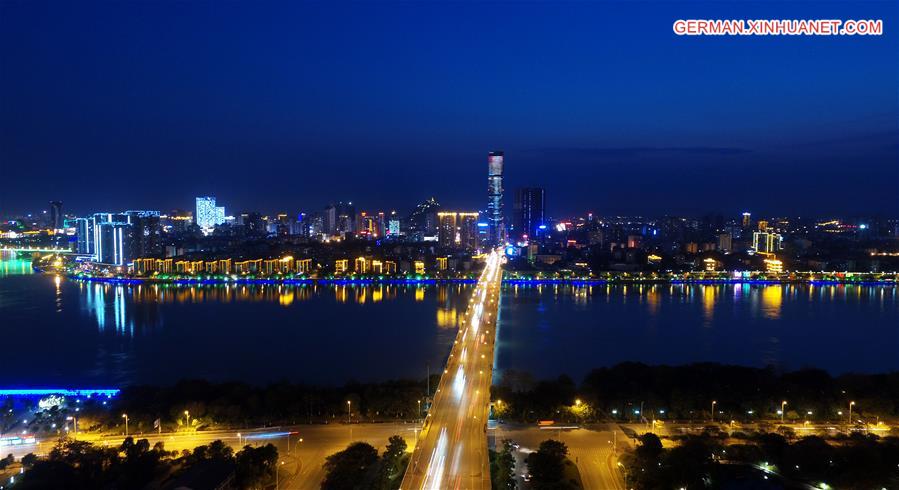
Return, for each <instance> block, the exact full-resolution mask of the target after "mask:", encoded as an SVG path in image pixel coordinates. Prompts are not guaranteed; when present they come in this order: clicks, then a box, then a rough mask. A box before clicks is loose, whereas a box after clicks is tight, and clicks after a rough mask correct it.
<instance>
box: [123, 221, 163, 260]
mask: <svg viewBox="0 0 899 490" xmlns="http://www.w3.org/2000/svg"><path fill="white" fill-rule="evenodd" d="M159 215H160V213H159V211H125V217H126V218H127V220H128V223H130V224H131V226H132V236H131V244H130V245H131V246H130V249H129V250H128V251H127V257H126V258H127V259H134V258H137V257H150V256H156V255H161V254H162V225H161V224H160V217H159ZM126 262H127V260H126Z"/></svg>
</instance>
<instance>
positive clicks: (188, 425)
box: [184, 410, 190, 429]
mask: <svg viewBox="0 0 899 490" xmlns="http://www.w3.org/2000/svg"><path fill="white" fill-rule="evenodd" d="M184 416H185V417H187V428H188V429H190V412H189V411H187V410H185V411H184Z"/></svg>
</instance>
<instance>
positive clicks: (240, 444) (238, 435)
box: [237, 432, 243, 449]
mask: <svg viewBox="0 0 899 490" xmlns="http://www.w3.org/2000/svg"><path fill="white" fill-rule="evenodd" d="M242 437H243V435H242V434H241V433H240V432H238V433H237V447H238V449H239V448H240V447H241V446H243V444H242V443H241V440H242Z"/></svg>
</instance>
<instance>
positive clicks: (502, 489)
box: [490, 440, 515, 490]
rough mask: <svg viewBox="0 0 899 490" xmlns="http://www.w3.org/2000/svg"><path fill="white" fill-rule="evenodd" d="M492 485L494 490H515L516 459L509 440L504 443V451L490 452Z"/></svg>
mask: <svg viewBox="0 0 899 490" xmlns="http://www.w3.org/2000/svg"><path fill="white" fill-rule="evenodd" d="M490 483H491V487H492V488H493V490H512V489H514V488H515V457H514V456H513V455H512V442H510V441H508V440H505V441H503V447H502V449H500V450H499V451H496V452H495V451H491V452H490Z"/></svg>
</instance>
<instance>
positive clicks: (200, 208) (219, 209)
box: [194, 196, 225, 231]
mask: <svg viewBox="0 0 899 490" xmlns="http://www.w3.org/2000/svg"><path fill="white" fill-rule="evenodd" d="M194 219H195V220H196V221H195V222H196V224H197V226H199V227H200V228H202V229H203V230H206V231H208V230H212V229H213V228H215V227H216V226H218V225H221V224H223V223H224V222H225V208H224V207H223V206H216V205H215V197H213V196H204V197H198V198H197V213H196V214H195V215H194Z"/></svg>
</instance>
